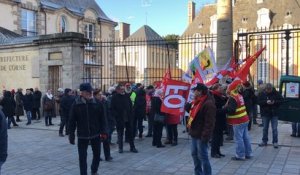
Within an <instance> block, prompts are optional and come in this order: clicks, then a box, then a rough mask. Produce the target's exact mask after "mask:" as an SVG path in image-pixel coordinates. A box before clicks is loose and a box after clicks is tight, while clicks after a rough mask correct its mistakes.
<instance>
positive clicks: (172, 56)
mask: <svg viewBox="0 0 300 175" xmlns="http://www.w3.org/2000/svg"><path fill="white" fill-rule="evenodd" d="M119 26H120V30H119V31H117V32H116V34H117V33H118V34H119V36H118V37H117V35H116V40H117V43H118V44H116V45H117V46H116V47H115V65H116V66H117V67H118V70H116V75H117V77H119V78H123V80H126V76H127V75H126V70H125V68H123V69H122V67H125V66H126V65H127V69H128V72H129V73H128V76H129V77H130V79H129V81H131V82H136V83H143V84H146V85H148V84H152V83H153V82H155V81H158V80H161V77H163V75H164V73H165V72H166V70H167V69H168V68H169V64H170V68H171V71H172V69H173V71H172V72H173V76H175V77H178V76H179V75H178V74H182V72H181V71H180V73H178V72H179V70H178V69H177V70H178V71H176V70H174V69H175V68H176V49H175V48H172V47H171V46H170V47H167V43H166V41H165V40H164V39H163V38H162V37H161V36H160V35H159V34H157V33H156V32H155V31H154V30H153V29H152V28H151V27H150V26H148V25H144V26H142V27H140V28H139V29H138V30H137V31H135V32H134V33H133V34H131V35H129V33H130V28H129V25H128V24H124V23H121V24H119ZM118 41H119V42H118ZM168 58H169V59H168ZM180 76H181V75H180Z"/></svg>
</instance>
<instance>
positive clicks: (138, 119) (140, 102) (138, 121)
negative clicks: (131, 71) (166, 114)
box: [133, 89, 146, 138]
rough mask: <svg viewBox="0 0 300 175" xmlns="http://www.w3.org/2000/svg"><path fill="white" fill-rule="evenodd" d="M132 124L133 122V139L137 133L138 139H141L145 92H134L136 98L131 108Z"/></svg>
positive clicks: (144, 114)
mask: <svg viewBox="0 0 300 175" xmlns="http://www.w3.org/2000/svg"><path fill="white" fill-rule="evenodd" d="M133 108H134V109H133V112H134V115H133V116H134V122H133V131H134V132H133V137H135V136H136V134H137V130H138V131H139V138H142V137H143V120H144V118H145V117H146V91H145V90H144V89H139V90H138V91H137V92H136V98H135V101H134V106H133Z"/></svg>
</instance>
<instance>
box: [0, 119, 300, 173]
mask: <svg viewBox="0 0 300 175" xmlns="http://www.w3.org/2000/svg"><path fill="white" fill-rule="evenodd" d="M22 119H23V122H21V123H20V126H19V127H14V128H12V129H10V130H9V132H8V134H9V136H8V137H9V149H8V152H9V153H8V154H9V156H8V159H7V161H6V163H5V164H4V165H3V167H2V175H77V174H79V166H78V154H77V146H74V145H70V144H69V143H68V139H67V137H58V124H59V118H55V119H54V123H55V125H54V126H51V127H46V126H44V122H37V121H33V124H32V125H30V126H26V125H25V123H26V122H25V118H22ZM182 130H183V127H182V126H180V127H179V144H178V146H174V147H172V146H167V147H165V148H156V147H152V146H151V141H152V139H151V138H143V139H137V140H136V141H135V143H136V147H137V149H138V150H139V153H138V154H134V153H130V152H129V147H128V145H127V144H125V147H124V153H123V154H119V153H118V152H117V146H112V148H111V149H112V150H111V152H112V157H113V158H114V159H113V161H112V162H105V161H103V162H101V163H100V169H99V174H101V175H151V174H155V175H192V174H193V162H192V157H191V155H190V139H189V137H188V136H187V134H186V133H183V132H182ZM269 132H271V130H269ZM290 133H291V126H290V124H288V123H283V122H280V123H279V148H278V149H274V148H273V147H272V146H271V145H269V146H267V147H263V148H262V147H258V143H259V142H260V141H261V137H262V128H260V127H258V126H257V125H254V127H253V129H252V131H251V132H250V134H251V140H252V149H253V151H254V158H253V159H251V160H246V161H238V162H237V161H231V160H230V158H231V156H233V155H234V148H235V146H234V144H233V142H224V146H223V147H222V148H221V151H222V153H224V154H226V157H225V158H221V159H214V158H210V161H211V164H212V169H213V174H220V175H244V174H246V175H260V174H267V175H277V174H283V175H298V174H300V138H292V137H290ZM144 134H145V133H144ZM270 136H271V133H269V140H271V139H270V138H271V137H270ZM113 141H114V142H116V134H115V133H114V137H113ZM0 144H1V143H0ZM91 157H92V156H91V149H90V148H89V154H88V163H89V165H90V164H91ZM102 158H103V154H102Z"/></svg>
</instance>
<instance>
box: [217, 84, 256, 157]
mask: <svg viewBox="0 0 300 175" xmlns="http://www.w3.org/2000/svg"><path fill="white" fill-rule="evenodd" d="M241 84H242V81H241V80H239V79H238V80H234V81H233V82H232V83H231V84H230V85H229V86H228V88H227V94H228V95H229V98H228V101H227V103H226V105H225V106H224V107H223V110H224V111H226V113H227V123H228V124H229V125H232V127H233V131H234V140H235V144H236V155H235V156H233V157H232V158H231V160H245V159H251V158H252V149H251V143H250V138H249V135H248V123H249V117H248V114H247V111H246V106H245V102H244V98H243V96H242V95H240V94H239V92H238V88H239V86H241Z"/></svg>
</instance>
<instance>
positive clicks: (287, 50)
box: [284, 30, 291, 75]
mask: <svg viewBox="0 0 300 175" xmlns="http://www.w3.org/2000/svg"><path fill="white" fill-rule="evenodd" d="M290 34H291V31H290V30H286V31H285V37H284V39H285V40H286V70H285V74H286V75H289V56H290V54H289V52H290V48H289V47H290V42H289V41H290V39H291V36H290Z"/></svg>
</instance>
